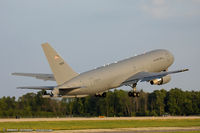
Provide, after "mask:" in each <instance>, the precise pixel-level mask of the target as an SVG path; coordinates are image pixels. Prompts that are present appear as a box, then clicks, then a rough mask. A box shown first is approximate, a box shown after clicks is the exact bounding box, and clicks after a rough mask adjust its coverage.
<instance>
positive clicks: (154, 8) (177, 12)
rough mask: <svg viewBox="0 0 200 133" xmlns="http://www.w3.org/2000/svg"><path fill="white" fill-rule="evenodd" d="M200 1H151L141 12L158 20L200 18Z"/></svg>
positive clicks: (144, 4)
mask: <svg viewBox="0 0 200 133" xmlns="http://www.w3.org/2000/svg"><path fill="white" fill-rule="evenodd" d="M199 6H200V0H191V1H188V0H150V1H149V2H144V3H143V4H142V5H141V10H142V11H143V12H144V13H146V14H149V15H151V16H152V17H153V18H157V19H167V18H172V17H193V16H200V8H199Z"/></svg>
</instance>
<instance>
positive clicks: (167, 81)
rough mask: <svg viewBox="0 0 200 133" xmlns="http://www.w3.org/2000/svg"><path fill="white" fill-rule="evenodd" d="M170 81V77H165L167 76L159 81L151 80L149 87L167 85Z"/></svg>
mask: <svg viewBox="0 0 200 133" xmlns="http://www.w3.org/2000/svg"><path fill="white" fill-rule="evenodd" d="M170 81H171V76H170V75H167V76H164V77H162V78H159V79H153V80H151V81H150V84H151V85H163V84H167V83H169V82H170Z"/></svg>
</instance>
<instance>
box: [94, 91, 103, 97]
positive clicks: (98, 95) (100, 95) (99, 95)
mask: <svg viewBox="0 0 200 133" xmlns="http://www.w3.org/2000/svg"><path fill="white" fill-rule="evenodd" d="M95 97H106V92H104V93H102V94H95Z"/></svg>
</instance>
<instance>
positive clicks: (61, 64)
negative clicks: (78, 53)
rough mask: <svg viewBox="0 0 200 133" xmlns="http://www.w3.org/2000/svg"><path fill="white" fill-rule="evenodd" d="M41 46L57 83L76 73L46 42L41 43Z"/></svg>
mask: <svg viewBox="0 0 200 133" xmlns="http://www.w3.org/2000/svg"><path fill="white" fill-rule="evenodd" d="M42 48H43V50H44V53H45V55H46V58H47V60H48V62H49V65H50V67H51V70H52V72H53V74H54V77H55V79H56V82H57V84H58V85H61V84H63V83H64V82H66V81H68V80H70V79H72V78H74V77H76V76H77V75H78V74H77V73H76V72H74V71H73V70H72V68H71V67H70V66H69V65H68V64H67V63H66V62H65V61H64V60H63V59H62V58H61V57H60V56H59V55H58V54H57V52H56V51H55V50H54V49H53V48H52V47H51V46H50V45H49V44H48V43H44V44H42Z"/></svg>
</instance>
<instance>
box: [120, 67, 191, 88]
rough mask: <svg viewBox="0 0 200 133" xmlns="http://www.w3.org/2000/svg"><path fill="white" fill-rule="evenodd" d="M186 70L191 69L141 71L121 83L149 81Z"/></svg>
mask: <svg viewBox="0 0 200 133" xmlns="http://www.w3.org/2000/svg"><path fill="white" fill-rule="evenodd" d="M185 71H189V69H182V70H177V71H168V72H158V73H152V72H139V73H137V74H135V75H133V76H131V77H130V78H128V79H127V80H125V81H124V82H123V83H122V84H121V85H130V84H134V83H137V82H138V81H140V82H144V81H147V82H148V81H151V80H153V79H157V78H162V77H164V76H167V75H169V74H174V73H180V72H185Z"/></svg>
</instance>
